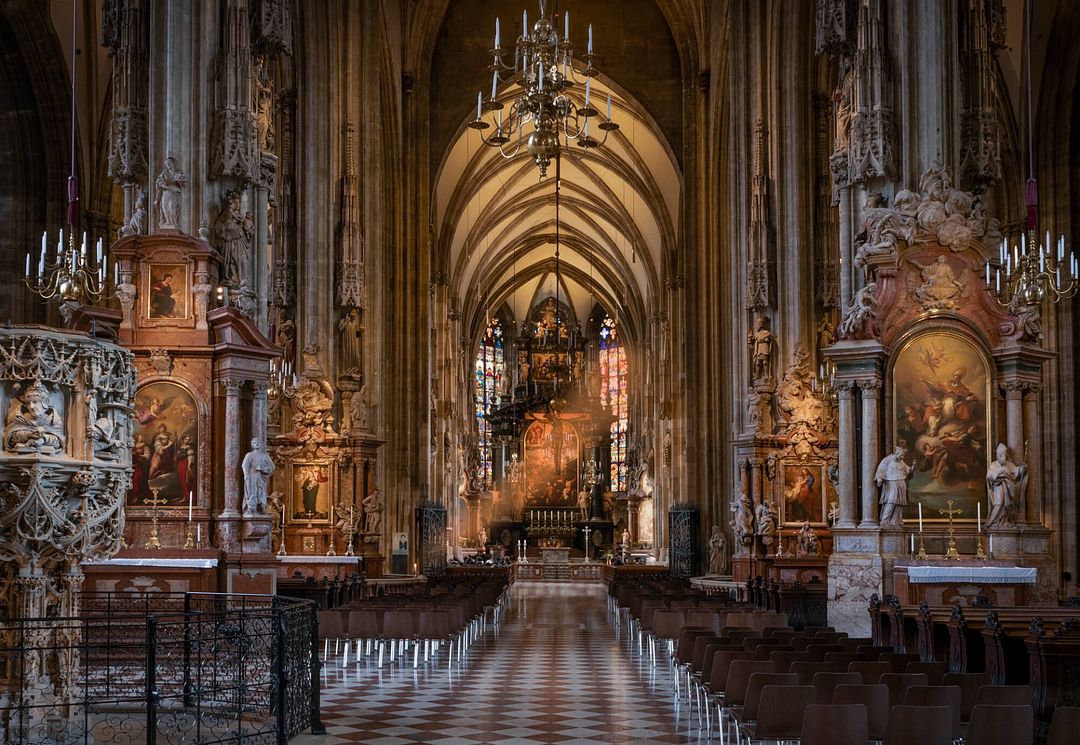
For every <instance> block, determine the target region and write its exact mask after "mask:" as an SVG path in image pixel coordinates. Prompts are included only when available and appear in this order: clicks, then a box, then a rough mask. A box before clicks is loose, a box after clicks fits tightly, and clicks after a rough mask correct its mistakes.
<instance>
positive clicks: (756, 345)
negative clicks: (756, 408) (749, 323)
mask: <svg viewBox="0 0 1080 745" xmlns="http://www.w3.org/2000/svg"><path fill="white" fill-rule="evenodd" d="M768 324H769V320H768V318H766V317H765V316H763V315H761V314H758V315H756V316H754V330H753V331H751V332H750V334H749V335H748V336H747V339H748V341H749V343H750V359H751V360H752V362H753V368H754V373H753V382H754V383H755V384H759V385H760V384H764V385H767V384H769V383H770V382H771V381H772V377H773V370H772V358H773V345H774V343H775V337H774V336H773V332H772V331H770V330H769V327H768Z"/></svg>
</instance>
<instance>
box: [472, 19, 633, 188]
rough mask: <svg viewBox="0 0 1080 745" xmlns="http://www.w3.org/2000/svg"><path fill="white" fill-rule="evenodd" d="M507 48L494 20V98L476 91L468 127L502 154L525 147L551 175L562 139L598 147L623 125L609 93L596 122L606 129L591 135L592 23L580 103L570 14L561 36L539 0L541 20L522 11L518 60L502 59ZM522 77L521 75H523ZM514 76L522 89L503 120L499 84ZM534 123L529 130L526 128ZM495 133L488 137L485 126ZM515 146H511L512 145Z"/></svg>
mask: <svg viewBox="0 0 1080 745" xmlns="http://www.w3.org/2000/svg"><path fill="white" fill-rule="evenodd" d="M506 53H507V50H505V49H503V47H502V40H501V35H500V27H499V19H498V18H496V19H495V47H494V48H493V49H491V50H490V54H491V57H492V61H491V64H490V65H489V66H488V69H489V70H491V97H490V98H489V99H488V100H487V101H485V100H484V94H483V93H482V92H478V93H477V94H476V118H475V119H473V120H472V121H471V122H469V126H470V127H471V128H473V129H475V130H477V131H478V132H480V139H481V141H482V142H483V143H484V144H485V145H487V146H489V147H495V148H498V149H499V152H500V154H502V156H503V157H504V158H512V157H514V156H516V155H517V154H518V153H519V152H520V151H521V148H522V147H524V148H525V150H526V151H527V152H528V153H529V154H530V155H531V156H532V157H533V160H534V161H535V163H536V165H537V167H539V169H540V178H541V179H543V178H546V177H547V168H548V165H550V163H551V161H552V159H553V158H555V156H556V155H557V154H558V153H559V151H560V150H561V144H560V139H562V140H565V141H566V142H569V141H570V140H571V139H573V140H576V141H577V145H578V147H582V148H593V147H599V146H600V145H602V144H603V143H604V142H605V141H606V140H607V137H608V135H609V134H611V133H612V132H614V131H615V130H617V129H618V128H619V125H618V124H616V123H615V122H613V121H612V119H611V96H610V94H609V95H608V98H607V116H606V117H605V118H604V119H603V120H602V121H600V122H598V123H597V124H596V129H599V130H600V131H601V132H603V137H602V138H601V139H600V140H597V139H596V138H594V137H593V136H592V135H590V132H589V127H590V124H591V120H592V119H594V118H599V112H597V110H596V109H595V108H593V107H592V103H593V102H592V81H591V78H592V77H593V76H594V75H595V74H596V69H595V68H594V67H593V62H594V60H595V59H596V56H595V55H594V54H593V38H592V26H591V25H590V26H589V42H588V51H587V52H586V54H585V56H584V59H585V69H584V70H582V71H581V75H582V77H584V78H585V86H584V103H583V104H582V105H581V106H580V107H579V106H578V105H577V104H576V103H575V101H574V100H573V99H572V98H571V96H570V91H571V90H573V89H574V88H577V89H579V90H580V89H581V81H580V80H579V79H578V78H577V71H575V70H574V65H573V58H574V45H573V44H572V43H571V42H570V13H569V12H567V13H565V14H564V15H563V35H562V37H561V38H560V37H559V33H558V31H557V30H556V29H555V24H554V23H553V21H552V19H551V18H548V15H547V2H546V1H545V0H540V20H538V21H537V22H536V23H534V24H533V26H532V27H531V28H530V27H529V13H528V11H527V10H526V11H523V12H522V14H521V36H519V37H518V38H517V41H516V42H515V46H514V62H513V64H512V65H511V64H509V63H507V62H506V60H505V59H504V56H505V55H506ZM519 76H520V77H519ZM511 80H516V81H517V82H518V83H519V84H520V85H521V88H522V92H521V94H520V95H518V96H517V97H516V98H515V99H514V102H513V103H512V104H511V106H510V111H509V112H508V115H507V116H506V117H505V119H504V118H503V109H504V105H503V103H502V102H501V101H498V100H496V96H497V95H498V87H499V84H500V83H505V82H509V81H511ZM485 114H488V115H490V118H491V121H490V122H488V121H485V120H484V118H483V117H484V115H485ZM530 125H531V127H532V129H531V131H529V132H528V134H526V132H525V131H526V128H527V127H528V126H530ZM493 126H494V128H495V131H494V132H493V133H492V134H490V135H487V136H485V135H484V130H487V129H491V128H492V127H493ZM512 142H513V144H512V145H511V143H512Z"/></svg>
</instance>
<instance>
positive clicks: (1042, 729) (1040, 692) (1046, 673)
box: [1024, 607, 1080, 743]
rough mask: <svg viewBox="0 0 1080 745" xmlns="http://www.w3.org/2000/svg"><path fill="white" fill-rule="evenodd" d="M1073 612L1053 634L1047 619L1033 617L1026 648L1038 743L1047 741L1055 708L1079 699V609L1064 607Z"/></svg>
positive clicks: (1025, 642) (1036, 740)
mask: <svg viewBox="0 0 1080 745" xmlns="http://www.w3.org/2000/svg"><path fill="white" fill-rule="evenodd" d="M1062 610H1065V611H1069V612H1071V613H1072V614H1074V615H1073V616H1072V617H1071V618H1067V619H1066V620H1064V621H1062V622H1061V623H1058V624H1056V628H1055V629H1054V630H1053V632H1052V633H1051V632H1050V630H1049V628H1048V627H1047V625H1046V624H1045V623H1044V619H1043V618H1042V617H1040V616H1036V617H1035V618H1033V619H1032V620H1031V624H1030V626H1029V628H1028V636H1027V638H1026V639H1025V640H1024V646H1025V647H1027V652H1028V660H1029V670H1030V674H1031V699H1032V706H1033V707H1034V708H1035V742H1039V743H1041V742H1045V741H1046V735H1047V731H1048V730H1049V728H1050V720H1051V719H1052V718H1053V716H1054V709H1056V708H1057V707H1059V706H1076V705H1077V702H1080V674H1078V673H1077V669H1078V667H1080V612H1078V611H1080V609H1077V608H1075V607H1072V608H1062Z"/></svg>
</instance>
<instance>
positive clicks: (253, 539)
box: [241, 515, 273, 554]
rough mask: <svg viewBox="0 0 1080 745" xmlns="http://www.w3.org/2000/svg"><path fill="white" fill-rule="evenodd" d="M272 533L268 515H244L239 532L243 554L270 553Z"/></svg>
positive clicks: (270, 520)
mask: <svg viewBox="0 0 1080 745" xmlns="http://www.w3.org/2000/svg"><path fill="white" fill-rule="evenodd" d="M272 533H273V525H272V519H271V518H270V516H269V515H263V516H258V517H255V516H248V517H245V518H244V520H243V528H242V533H241V545H242V546H243V552H244V553H245V554H270V553H271V552H272V547H271V540H270V537H271V535H272Z"/></svg>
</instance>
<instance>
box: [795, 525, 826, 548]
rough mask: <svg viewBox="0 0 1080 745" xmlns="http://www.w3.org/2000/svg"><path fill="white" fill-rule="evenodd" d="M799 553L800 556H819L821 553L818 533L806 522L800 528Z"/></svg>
mask: <svg viewBox="0 0 1080 745" xmlns="http://www.w3.org/2000/svg"><path fill="white" fill-rule="evenodd" d="M797 552H798V555H799V556H817V555H818V554H819V553H820V548H819V546H818V537H817V533H816V532H815V531H814V529H813V528H811V527H810V523H809V522H804V523H803V524H802V527H801V528H799V543H798V548H797Z"/></svg>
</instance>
